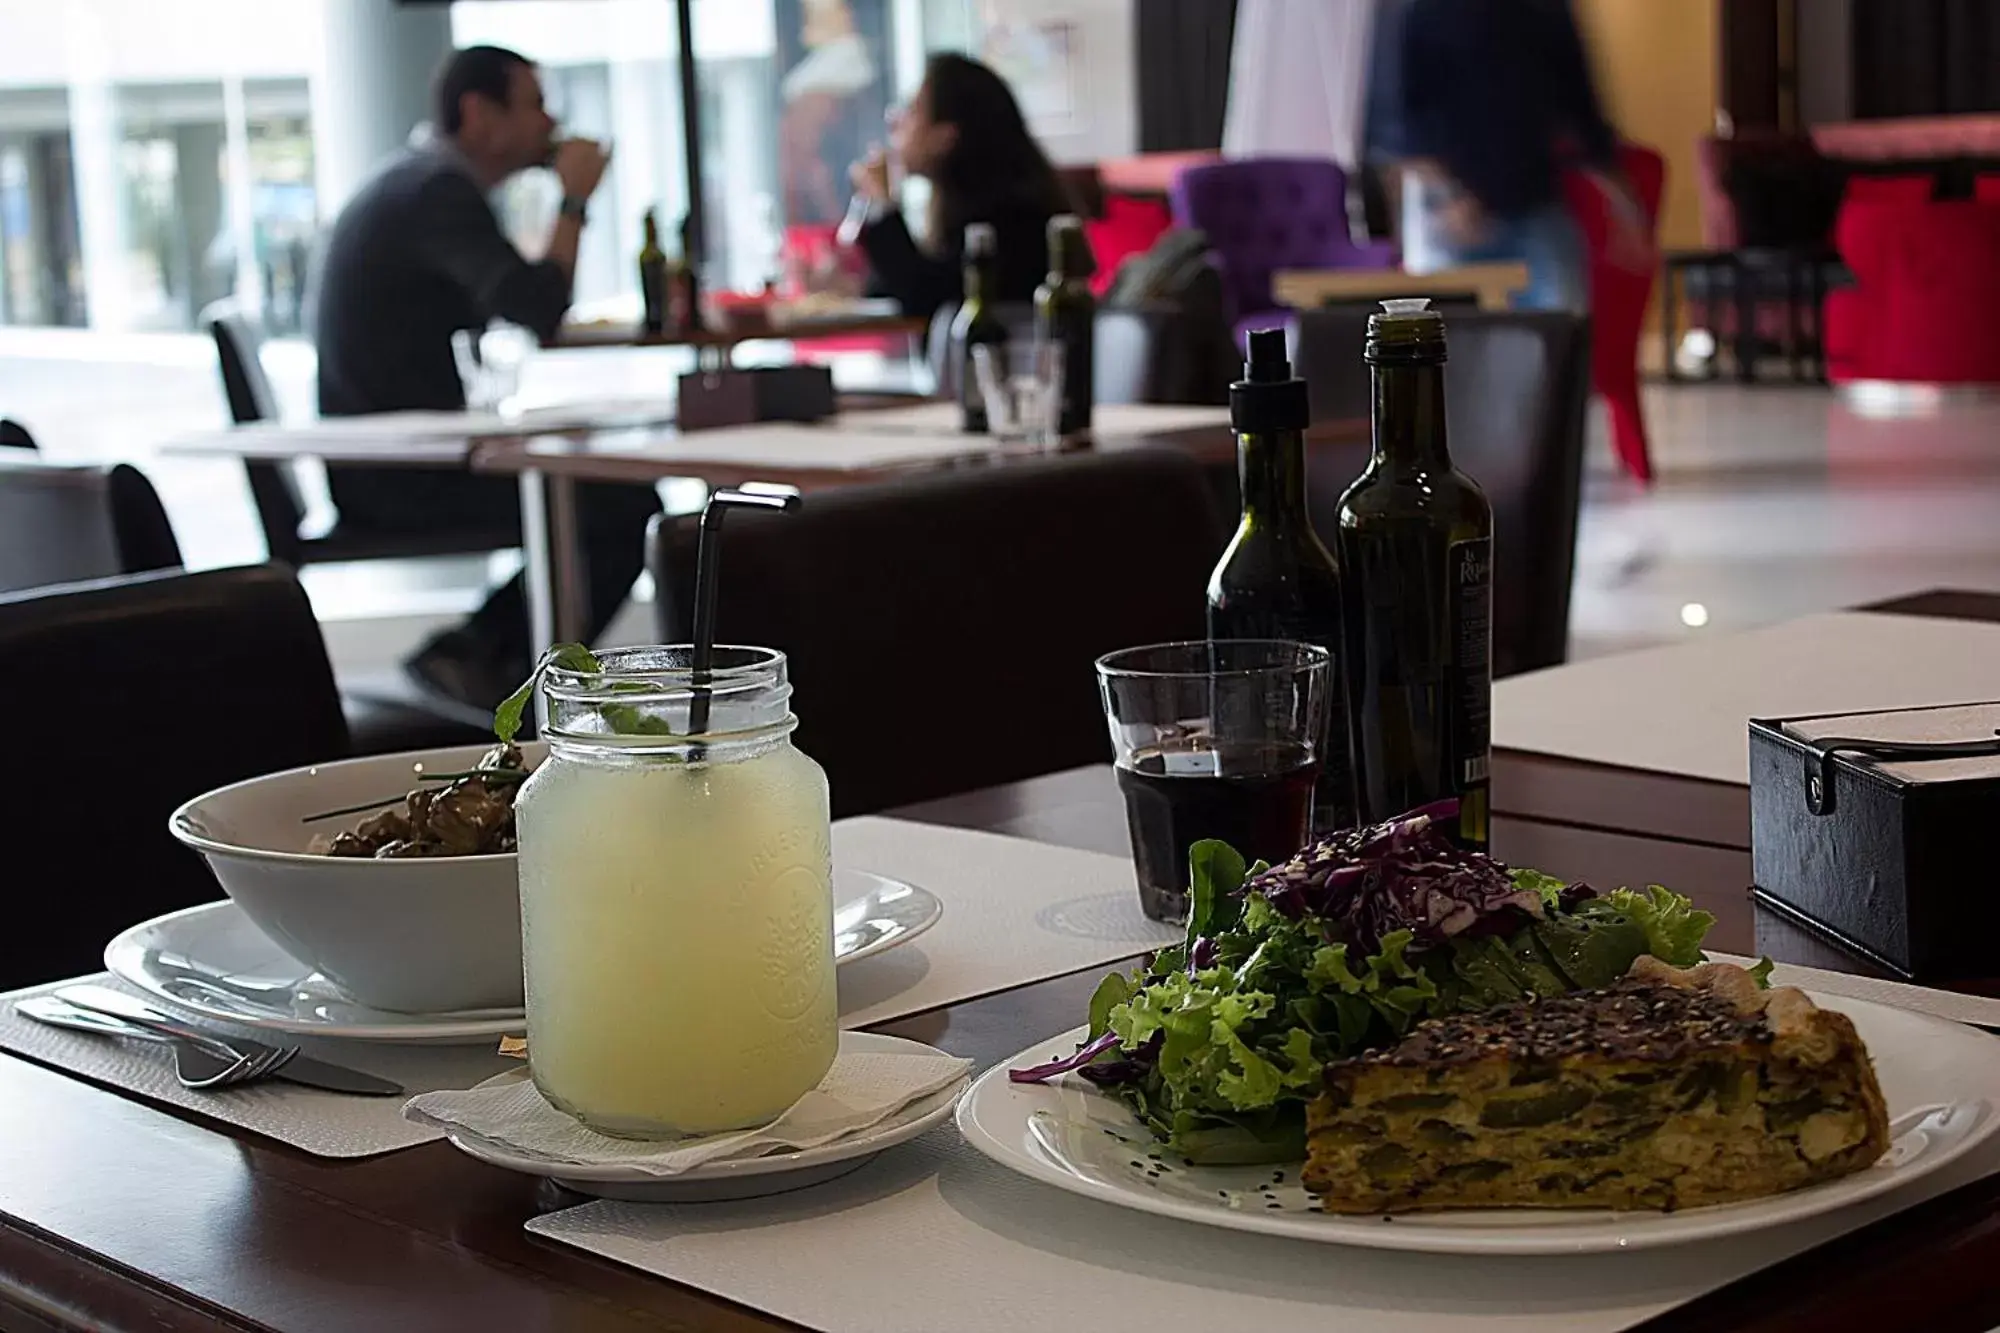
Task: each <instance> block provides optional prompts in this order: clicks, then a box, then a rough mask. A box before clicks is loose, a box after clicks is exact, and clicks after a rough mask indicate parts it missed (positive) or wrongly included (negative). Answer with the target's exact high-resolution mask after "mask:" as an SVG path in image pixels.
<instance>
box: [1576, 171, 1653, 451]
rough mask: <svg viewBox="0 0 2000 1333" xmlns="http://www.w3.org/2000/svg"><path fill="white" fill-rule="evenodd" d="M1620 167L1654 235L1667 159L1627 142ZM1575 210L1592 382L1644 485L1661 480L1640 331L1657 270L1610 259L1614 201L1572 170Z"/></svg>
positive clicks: (1616, 440)
mask: <svg viewBox="0 0 2000 1333" xmlns="http://www.w3.org/2000/svg"><path fill="white" fill-rule="evenodd" d="M1619 165H1620V166H1621V168H1622V169H1623V171H1624V173H1625V179H1626V180H1627V181H1629V182H1630V183H1631V186H1632V190H1633V193H1634V194H1636V195H1637V196H1638V199H1639V204H1640V206H1641V207H1642V208H1644V209H1645V210H1646V222H1647V232H1648V236H1649V237H1650V236H1652V235H1653V234H1654V233H1655V232H1656V229H1657V224H1658V222H1659V217H1660V197H1661V195H1662V194H1663V193H1664V191H1665V189H1666V181H1667V163H1666V159H1665V158H1663V157H1661V156H1660V155H1659V154H1658V153H1656V152H1654V151H1653V150H1652V149H1650V148H1646V147H1643V146H1641V145H1639V144H1626V145H1624V147H1622V148H1621V149H1620V150H1619ZM1564 188H1565V189H1566V191H1567V193H1568V196H1569V206H1570V211H1571V212H1573V213H1574V214H1575V215H1576V219H1577V223H1578V225H1579V226H1581V227H1582V228H1583V235H1584V240H1585V241H1586V243H1587V244H1588V245H1589V247H1590V332H1591V386H1592V388H1593V389H1595V391H1596V392H1597V393H1598V394H1599V395H1601V396H1602V397H1603V399H1604V404H1605V406H1606V407H1607V408H1609V409H1610V412H1611V442H1612V446H1613V447H1614V448H1615V449H1616V450H1617V452H1618V459H1619V461H1620V462H1621V463H1623V464H1624V465H1625V470H1626V471H1627V472H1629V473H1631V474H1632V475H1633V476H1634V477H1636V478H1637V479H1638V480H1640V481H1642V482H1648V483H1650V482H1651V481H1652V479H1653V463H1652V459H1651V456H1650V455H1649V453H1648V452H1647V447H1646V418H1645V414H1644V413H1643V412H1642V411H1641V409H1640V406H1639V333H1640V331H1641V330H1642V329H1643V328H1644V327H1645V323H1646V306H1647V303H1648V302H1649V301H1650V300H1651V299H1652V296H1653V267H1652V266H1651V265H1648V266H1647V267H1646V268H1645V269H1644V270H1643V271H1641V272H1636V273H1635V272H1633V271H1631V270H1629V269H1624V268H1620V267H1618V266H1617V265H1615V264H1612V263H1611V262H1609V261H1608V260H1607V259H1606V258H1605V249H1606V245H1607V241H1608V238H1609V237H1610V235H1611V213H1610V205H1609V203H1608V202H1607V201H1606V200H1605V198H1604V196H1603V194H1602V192H1601V191H1599V190H1598V188H1597V187H1596V186H1595V185H1594V184H1592V183H1591V181H1590V178H1589V177H1587V176H1585V175H1583V174H1582V173H1580V172H1572V173H1571V174H1570V176H1569V178H1568V179H1567V180H1566V181H1565V182H1564Z"/></svg>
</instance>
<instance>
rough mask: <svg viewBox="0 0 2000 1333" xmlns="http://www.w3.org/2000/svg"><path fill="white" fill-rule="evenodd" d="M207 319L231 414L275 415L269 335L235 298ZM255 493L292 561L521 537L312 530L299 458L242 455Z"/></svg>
mask: <svg viewBox="0 0 2000 1333" xmlns="http://www.w3.org/2000/svg"><path fill="white" fill-rule="evenodd" d="M201 323H202V327H204V328H206V329H207V330H208V333H209V336H210V337H211V338H213V339H214V340H215V353H216V362H217V365H218V366H219V367H220V369H221V372H222V392H223V396H224V397H225V398H226V399H227V400H228V402H229V416H230V419H231V420H232V421H234V422H236V423H237V424H238V425H245V424H248V423H250V422H253V421H274V420H276V419H277V417H278V408H277V396H276V393H275V391H274V390H273V389H272V387H271V381H270V377H269V376H268V375H266V374H265V373H264V362H263V357H262V348H263V343H264V336H263V333H262V331H261V329H260V328H259V327H258V325H257V323H256V321H255V320H253V319H252V318H251V317H250V316H248V315H246V314H244V312H243V311H242V309H241V308H240V307H239V306H238V305H237V304H236V303H235V302H234V301H218V302H216V303H214V304H213V305H210V306H208V307H206V308H205V309H203V310H202V312H201ZM243 470H244V471H245V472H246V473H247V474H248V476H249V479H250V498H251V500H252V502H253V503H254V504H255V506H256V509H257V521H258V524H259V526H260V527H261V528H262V529H263V532H264V546H265V549H266V550H268V551H269V552H270V555H271V558H272V559H273V560H282V561H284V562H285V563H286V564H288V565H292V566H295V567H297V566H303V565H308V564H326V563H330V562H332V561H336V560H406V559H414V558H418V557H423V556H440V555H484V554H486V553H488V552H491V551H507V550H512V549H514V548H515V547H517V546H518V545H519V544H520V538H519V535H518V534H517V533H516V532H514V531H513V529H512V528H494V527H486V526H477V525H475V526H464V525H457V524H452V525H446V524H439V525H438V526H436V527H433V528H431V529H429V530H427V531H424V532H400V531H399V532H371V531H368V530H366V529H359V528H354V527H352V526H343V525H341V524H340V523H339V522H335V523H334V525H333V526H332V527H331V528H328V529H326V530H324V531H321V532H315V533H308V532H306V531H305V530H304V528H305V523H306V517H307V512H306V498H305V492H304V490H303V488H302V487H301V486H300V484H299V478H298V471H297V467H296V465H295V464H292V463H282V462H275V461H270V460H260V459H245V460H244V463H243Z"/></svg>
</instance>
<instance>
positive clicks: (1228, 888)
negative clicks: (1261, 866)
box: [1187, 838, 1250, 949]
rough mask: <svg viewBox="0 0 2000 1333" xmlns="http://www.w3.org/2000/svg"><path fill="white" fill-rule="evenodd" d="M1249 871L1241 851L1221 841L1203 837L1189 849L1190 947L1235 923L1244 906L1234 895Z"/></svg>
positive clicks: (1188, 938)
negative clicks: (1205, 936)
mask: <svg viewBox="0 0 2000 1333" xmlns="http://www.w3.org/2000/svg"><path fill="white" fill-rule="evenodd" d="M1249 869H1250V867H1249V865H1248V864H1247V863H1246V862H1245V861H1244V860H1243V854H1242V853H1241V852H1239V851H1237V850H1236V849H1235V848H1234V847H1231V846H1230V845H1229V844H1228V843H1226V842H1222V841H1220V840H1218V839H1215V838H1203V839H1202V840H1201V841H1200V842H1197V843H1196V844H1194V846H1192V847H1190V848H1188V926H1187V944H1188V948H1190V949H1192V948H1193V947H1194V942H1195V941H1196V940H1198V939H1200V938H1201V937H1202V936H1204V935H1207V936H1210V937H1213V936H1216V935H1219V934H1221V933H1222V932H1223V931H1225V930H1228V929H1229V928H1230V927H1232V926H1234V925H1235V924H1236V922H1237V920H1238V919H1239V918H1240V917H1241V915H1242V911H1243V907H1242V904H1241V902H1239V901H1238V900H1237V899H1236V898H1234V897H1232V896H1231V895H1233V894H1234V893H1235V892H1236V890H1237V889H1239V888H1241V887H1242V886H1243V877H1244V876H1245V875H1246V874H1248V873H1249Z"/></svg>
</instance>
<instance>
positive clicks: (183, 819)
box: [167, 746, 516, 874]
mask: <svg viewBox="0 0 2000 1333" xmlns="http://www.w3.org/2000/svg"><path fill="white" fill-rule="evenodd" d="M458 748H461V747H458V746H441V747H438V748H437V749H431V750H409V751H404V752H402V753H401V754H386V755H357V756H354V757H352V758H348V759H330V760H328V761H327V762H326V763H323V764H301V765H300V766H299V767H297V768H288V769H285V770H283V771H282V772H278V773H264V774H261V775H259V776H257V777H254V778H244V779H243V780H242V781H241V782H232V783H230V784H228V785H227V786H223V787H217V788H215V789H214V790H213V791H206V792H203V793H202V794H201V795H199V796H197V797H194V798H193V799H192V800H188V801H184V802H182V803H181V805H180V807H179V808H178V809H176V810H175V811H174V812H173V813H172V814H171V815H168V816H167V831H168V832H169V833H172V834H173V835H174V837H175V838H177V839H179V840H180V841H181V843H183V844H184V845H186V846H188V847H192V848H194V849H195V850H196V851H198V852H203V853H206V854H210V855H215V856H229V857H235V858H237V859H239V860H245V861H267V862H273V863H276V864H280V865H326V864H327V863H329V862H332V863H335V864H338V865H348V866H352V865H355V864H357V863H359V862H361V861H364V860H365V861H366V862H367V863H368V864H370V865H375V866H382V867H384V868H387V867H390V866H394V867H396V869H395V870H393V871H390V873H391V874H404V873H414V872H415V871H418V870H421V869H422V868H423V867H425V866H429V865H436V864H437V863H438V862H439V861H443V860H449V861H451V862H453V863H454V864H457V865H479V864H481V863H483V862H488V861H513V860H514V859H515V856H516V854H515V853H513V852H479V853H476V854H474V855H471V856H452V857H438V856H390V857H382V858H379V859H378V858H375V857H358V856H321V855H319V854H318V853H317V852H281V851H278V850H276V849H274V848H269V847H248V846H245V845H244V844H242V843H235V842H225V841H224V840H222V839H221V838H216V837H212V836H210V835H209V834H207V833H204V832H203V831H202V830H201V826H200V822H199V821H200V814H199V810H198V807H200V806H202V805H204V804H206V803H207V802H209V801H213V800H217V799H219V798H221V797H224V796H228V795H230V794H232V793H234V792H239V791H243V790H245V789H247V788H250V787H256V786H261V785H262V784H264V783H267V782H278V781H282V780H283V779H285V778H294V777H298V776H299V775H300V774H311V773H315V772H317V771H319V770H321V769H326V768H332V767H334V766H335V765H337V764H359V763H366V762H369V761H371V760H380V759H396V758H401V757H403V756H404V755H419V754H438V753H442V752H444V751H449V750H453V749H458ZM463 748H466V749H471V748H473V747H471V746H466V747H463ZM484 748H486V749H491V748H492V747H491V746H486V747H484ZM382 808H383V809H385V810H386V809H388V806H386V805H385V806H383V807H382ZM365 813H366V811H356V812H355V814H354V815H352V816H342V817H343V818H354V819H358V818H360V817H361V816H362V815H363V814H365ZM326 822H327V823H329V824H331V823H333V821H332V820H328V821H326Z"/></svg>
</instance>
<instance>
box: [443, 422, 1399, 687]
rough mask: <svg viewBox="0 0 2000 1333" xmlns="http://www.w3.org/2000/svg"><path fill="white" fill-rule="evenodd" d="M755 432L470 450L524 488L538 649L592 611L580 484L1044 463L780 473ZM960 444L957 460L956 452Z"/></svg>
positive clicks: (963, 455)
mask: <svg viewBox="0 0 2000 1333" xmlns="http://www.w3.org/2000/svg"><path fill="white" fill-rule="evenodd" d="M868 415H869V414H867V413H857V414H854V415H852V416H842V417H839V418H836V419H835V420H832V421H828V422H825V423H820V424H818V425H815V426H812V427H809V428H804V429H808V430H811V431H825V432H826V433H827V447H828V452H829V455H832V454H834V453H835V452H836V451H837V450H838V449H839V447H840V443H841V442H840V439H839V437H840V435H841V433H842V430H843V427H845V426H853V427H854V428H856V429H857V430H865V429H866V426H867V419H868ZM769 426H770V429H773V430H782V431H784V432H786V433H787V434H788V435H796V433H797V432H798V431H799V430H800V429H801V428H799V427H795V426H791V425H786V424H783V423H769ZM755 429H756V428H754V427H732V428H731V429H730V431H727V432H725V431H701V432H697V433H694V434H690V435H682V434H680V433H679V432H677V431H654V432H647V433H643V434H642V433H627V434H622V435H592V436H581V435H569V436H560V437H558V436H540V437H536V438H533V439H523V440H513V441H493V442H491V443H489V444H488V445H486V446H483V447H481V448H479V449H476V450H474V452H473V454H472V458H471V463H472V467H473V468H474V470H476V471H482V472H499V473H506V474H510V475H513V476H517V477H519V478H520V480H521V504H522V515H521V519H522V521H521V533H522V544H523V549H524V551H525V552H526V561H525V565H524V575H523V585H524V587H525V589H526V592H527V598H528V612H529V619H530V631H531V634H532V636H533V641H534V643H535V644H536V646H537V648H538V649H539V648H541V647H545V646H547V645H548V644H551V643H568V642H574V641H578V640H581V639H582V638H584V637H585V636H586V634H587V627H586V624H585V621H586V617H587V609H586V608H587V607H588V605H589V602H588V594H587V591H586V590H587V588H588V582H589V580H588V570H587V569H586V567H585V565H584V555H583V550H582V546H581V544H580V542H579V541H578V540H577V520H576V483H578V482H580V481H625V482H642V483H651V482H657V481H661V480H664V479H665V478H668V477H694V478H698V479H699V480H701V481H703V482H706V483H707V484H708V485H710V486H735V485H740V484H741V483H743V482H746V481H765V482H773V483H777V484H780V485H790V486H796V487H798V488H799V489H800V490H803V491H816V490H826V489H829V488H833V487H839V486H854V485H861V484H865V483H873V482H882V481H887V480H891V479H894V478H896V477H909V476H913V475H917V474H918V473H921V472H923V471H926V470H932V469H937V468H945V467H1009V466H1016V465H1019V464H1020V463H1022V462H1027V461H1032V460H1033V459H1035V458H1037V457H1039V455H1035V454H1011V453H999V452H996V451H994V450H992V449H990V448H983V447H981V445H980V443H979V442H978V441H976V440H971V439H968V438H967V437H964V436H959V435H957V434H956V433H955V432H933V433H931V434H930V435H929V436H928V437H925V436H924V435H923V434H922V433H921V432H916V431H910V432H907V434H908V435H909V437H910V438H911V439H912V440H914V441H920V442H924V441H926V440H927V442H928V443H933V444H942V445H945V446H946V447H945V448H943V449H941V450H939V451H937V452H936V453H935V454H933V455H932V456H930V457H928V458H924V459H914V460H913V461H912V462H910V463H908V464H906V465H901V466H894V467H852V466H834V465H832V464H831V463H829V465H828V466H825V467H815V466H810V465H803V464H796V463H794V464H784V465H778V464H773V463H771V462H768V461H763V460H760V459H759V457H758V456H757V453H758V451H757V449H756V446H755ZM1367 437H1368V422H1367V421H1366V420H1365V419H1363V420H1353V421H1330V422H1322V423H1320V424H1319V425H1316V426H1314V427H1313V428H1312V430H1310V431H1309V432H1307V444H1308V447H1311V446H1312V445H1316V444H1343V443H1352V442H1354V441H1356V440H1363V439H1366V438H1367ZM732 439H734V440H741V441H743V448H742V456H741V457H739V458H734V459H732V458H731V457H729V456H728V451H727V448H726V445H727V442H728V441H729V440H732ZM960 442H963V443H964V445H965V448H964V450H963V451H962V452H961V451H959V450H958V449H957V445H958V444H959V443H960ZM1092 447H1094V448H1097V449H1100V450H1121V449H1143V448H1171V449H1178V450H1180V451H1182V452H1185V453H1188V454H1190V455H1192V456H1193V457H1194V458H1195V459H1196V460H1197V461H1198V462H1201V463H1205V464H1208V465H1210V466H1214V467H1222V468H1233V467H1234V466H1235V459H1236V437H1235V435H1234V434H1233V433H1231V432H1230V430H1229V429H1228V428H1227V427H1226V426H1207V427H1196V428H1192V429H1186V430H1169V431H1160V432H1156V433H1151V432H1149V433H1145V434H1106V435H1105V436H1103V437H1102V438H1100V439H1098V440H1097V441H1096V442H1095V444H1094V445H1093V446H1092Z"/></svg>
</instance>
